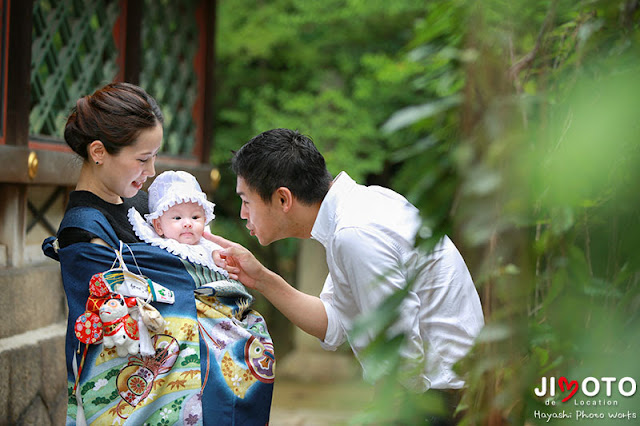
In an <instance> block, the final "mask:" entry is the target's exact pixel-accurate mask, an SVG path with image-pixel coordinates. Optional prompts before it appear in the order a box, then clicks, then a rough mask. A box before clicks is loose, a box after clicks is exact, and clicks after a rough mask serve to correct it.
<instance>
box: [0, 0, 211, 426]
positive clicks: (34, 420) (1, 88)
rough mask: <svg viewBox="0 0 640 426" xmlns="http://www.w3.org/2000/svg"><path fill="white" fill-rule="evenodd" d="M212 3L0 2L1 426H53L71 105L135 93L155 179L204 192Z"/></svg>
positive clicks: (59, 394) (62, 406) (71, 180)
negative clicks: (155, 123)
mask: <svg viewBox="0 0 640 426" xmlns="http://www.w3.org/2000/svg"><path fill="white" fill-rule="evenodd" d="M214 34H215V0H180V1H170V0H0V220H1V221H0V293H1V295H0V321H1V324H2V325H1V326H0V424H37V425H47V424H62V423H64V419H65V414H66V401H67V390H66V369H65V362H64V334H65V328H66V300H65V296H64V292H63V289H62V284H61V279H60V269H59V265H58V264H57V263H56V262H53V261H51V260H48V259H46V258H45V257H44V255H43V254H42V252H41V248H40V246H41V243H42V240H43V239H44V238H45V237H47V236H49V235H53V234H54V233H55V232H56V230H57V227H58V224H59V222H60V220H61V218H62V214H63V212H64V207H65V205H66V201H67V196H68V193H69V192H70V191H71V190H72V189H73V187H74V185H75V181H76V178H77V176H78V172H79V169H80V165H81V161H80V160H79V159H78V158H77V156H75V154H72V153H71V151H70V150H69V149H68V148H67V147H66V145H65V143H64V141H63V140H62V132H63V128H64V124H65V122H66V116H67V115H68V113H69V111H70V109H71V107H72V106H74V105H75V101H76V100H77V99H78V98H79V97H80V96H83V95H86V94H89V93H92V92H93V91H94V90H95V89H96V88H98V87H101V86H103V85H104V84H106V83H108V82H111V81H128V82H131V83H136V84H139V85H140V86H142V87H143V88H144V89H145V90H147V91H148V92H149V93H150V94H151V95H152V96H154V97H155V98H156V99H157V101H158V103H159V104H160V106H161V108H162V110H163V113H164V115H165V129H164V134H165V137H164V143H163V147H162V151H161V155H160V156H159V157H158V161H157V162H156V169H157V173H159V172H161V171H163V170H167V169H181V170H187V171H189V172H191V173H193V174H194V175H196V177H197V178H198V180H199V181H200V183H201V184H202V185H203V187H204V189H205V190H206V191H212V190H214V189H215V186H216V185H217V180H218V179H219V174H218V173H217V170H216V169H215V168H214V167H213V166H212V165H211V164H210V162H209V152H210V150H211V149H212V144H213V137H212V135H213V128H212V123H213V111H212V103H213V102H212V101H213V96H214V93H213V90H214V84H213V77H214V72H213V71H214Z"/></svg>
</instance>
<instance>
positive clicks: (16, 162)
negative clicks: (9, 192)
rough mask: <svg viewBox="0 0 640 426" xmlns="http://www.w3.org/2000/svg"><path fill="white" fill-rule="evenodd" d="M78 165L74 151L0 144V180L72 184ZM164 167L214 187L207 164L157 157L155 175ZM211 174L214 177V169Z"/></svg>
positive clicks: (212, 168)
mask: <svg viewBox="0 0 640 426" xmlns="http://www.w3.org/2000/svg"><path fill="white" fill-rule="evenodd" d="M34 162H36V163H37V164H34ZM81 167H82V159H81V158H80V157H79V156H78V155H76V154H74V153H70V152H62V151H52V150H47V149H29V148H28V147H24V146H10V145H0V183H20V184H40V185H59V186H70V187H74V186H75V185H76V182H77V181H78V177H79V176H80V168H81ZM166 170H184V171H186V172H189V173H191V174H192V175H194V176H195V178H196V179H197V180H198V182H199V183H200V186H201V187H202V190H203V191H205V192H212V191H214V190H215V189H216V186H217V182H215V181H214V180H213V179H212V171H213V170H214V167H212V166H211V165H208V164H199V163H198V162H197V161H195V160H192V161H190V162H186V161H184V160H180V159H177V160H176V159H172V158H170V157H167V158H162V157H160V158H158V160H157V161H156V174H160V173H162V172H163V171H166ZM213 176H214V177H215V172H214V173H213ZM149 181H151V179H150V180H149Z"/></svg>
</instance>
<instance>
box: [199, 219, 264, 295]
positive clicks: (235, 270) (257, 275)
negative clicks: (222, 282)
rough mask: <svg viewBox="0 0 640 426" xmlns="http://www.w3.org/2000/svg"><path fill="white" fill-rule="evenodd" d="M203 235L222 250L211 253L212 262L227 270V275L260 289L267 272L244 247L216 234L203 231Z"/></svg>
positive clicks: (250, 286)
mask: <svg viewBox="0 0 640 426" xmlns="http://www.w3.org/2000/svg"><path fill="white" fill-rule="evenodd" d="M204 237H205V238H206V239H207V240H209V241H212V242H214V243H215V244H218V245H219V246H220V247H222V250H215V251H214V252H213V253H212V256H213V262H214V263H215V264H216V265H217V266H219V267H220V268H223V269H225V270H226V271H227V272H229V277H230V278H233V279H234V280H238V281H240V282H241V283H242V284H244V285H245V286H247V287H249V288H253V289H256V290H258V291H261V288H259V287H260V284H261V283H262V282H263V278H264V277H265V275H266V274H267V273H268V272H269V270H268V269H266V268H265V267H264V266H263V265H262V263H260V262H259V261H258V259H256V258H255V256H254V255H253V254H252V253H251V252H250V251H249V250H247V249H246V248H244V247H243V246H241V245H240V244H238V243H234V242H231V241H229V240H227V239H225V238H222V237H219V236H217V235H213V234H210V233H208V232H205V233H204Z"/></svg>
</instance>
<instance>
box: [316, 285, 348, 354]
mask: <svg viewBox="0 0 640 426" xmlns="http://www.w3.org/2000/svg"><path fill="white" fill-rule="evenodd" d="M320 300H321V301H322V303H323V304H324V310H325V311H326V312H327V333H326V334H325V336H324V340H321V341H320V345H321V346H322V349H324V350H327V351H335V350H336V349H337V348H338V346H340V345H341V344H343V343H344V341H345V340H346V338H347V335H346V333H345V331H344V328H343V327H342V324H340V320H339V319H338V313H337V312H336V309H335V308H334V307H333V281H332V280H331V275H327V279H326V280H325V282H324V287H323V288H322V292H321V293H320Z"/></svg>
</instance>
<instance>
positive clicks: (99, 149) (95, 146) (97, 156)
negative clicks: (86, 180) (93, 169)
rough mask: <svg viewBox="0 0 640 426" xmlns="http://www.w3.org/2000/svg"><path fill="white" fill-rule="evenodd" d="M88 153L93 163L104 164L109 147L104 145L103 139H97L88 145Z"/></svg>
mask: <svg viewBox="0 0 640 426" xmlns="http://www.w3.org/2000/svg"><path fill="white" fill-rule="evenodd" d="M87 154H88V155H89V160H90V161H91V162H92V163H96V164H102V163H103V162H104V158H105V156H106V154H107V149H106V148H105V147H104V144H103V143H102V141H100V140H95V141H93V142H91V143H90V144H89V146H88V147H87Z"/></svg>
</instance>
